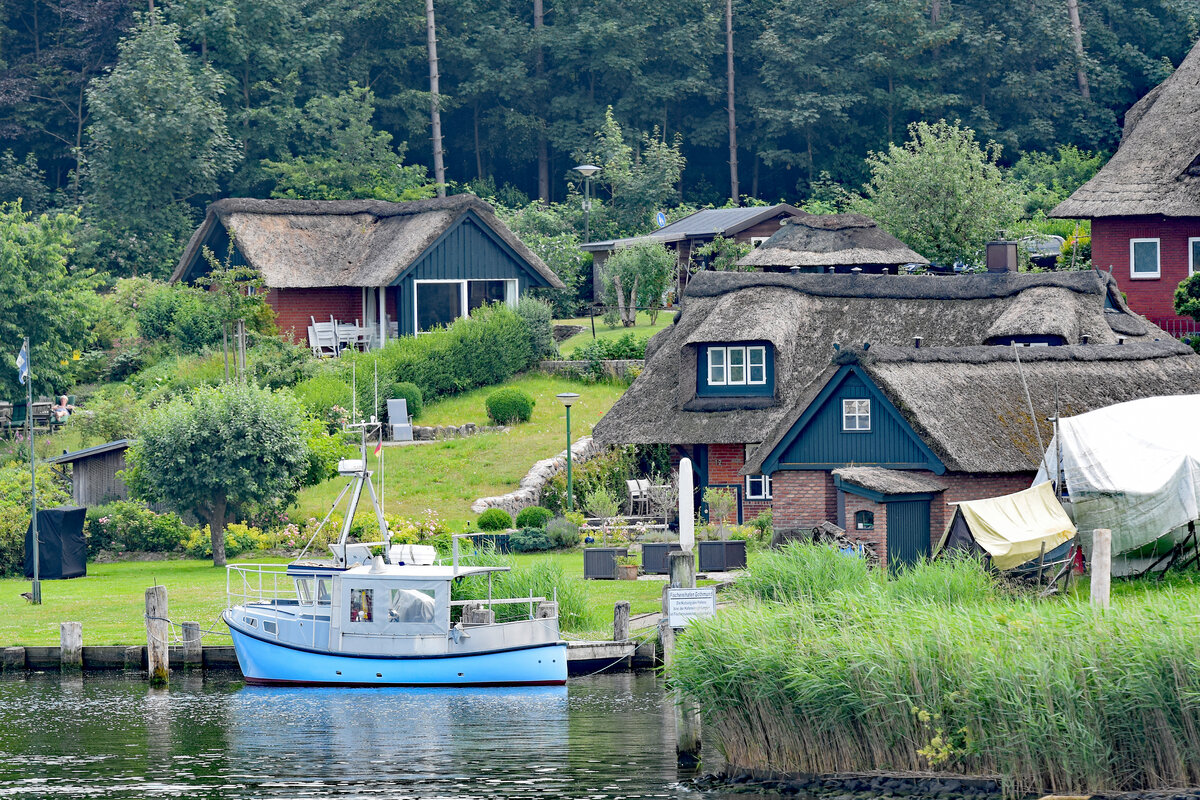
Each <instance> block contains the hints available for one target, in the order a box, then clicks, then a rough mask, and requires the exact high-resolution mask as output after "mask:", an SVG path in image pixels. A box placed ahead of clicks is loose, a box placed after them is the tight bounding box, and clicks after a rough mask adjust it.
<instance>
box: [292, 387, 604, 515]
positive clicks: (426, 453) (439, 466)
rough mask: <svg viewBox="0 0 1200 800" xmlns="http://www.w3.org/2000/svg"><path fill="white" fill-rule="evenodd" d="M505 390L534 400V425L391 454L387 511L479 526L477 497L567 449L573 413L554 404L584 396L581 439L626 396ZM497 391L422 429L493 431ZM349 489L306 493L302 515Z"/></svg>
mask: <svg viewBox="0 0 1200 800" xmlns="http://www.w3.org/2000/svg"><path fill="white" fill-rule="evenodd" d="M506 385H507V386H515V387H518V388H520V389H523V390H525V391H526V392H529V394H531V395H533V398H534V400H535V401H536V403H537V405H536V406H534V410H533V419H531V420H530V421H529V422H526V423H523V424H521V425H516V426H513V428H512V430H511V431H510V432H508V433H504V434H477V435H476V436H473V437H470V438H466V439H451V440H446V441H440V442H436V443H433V444H423V445H413V446H409V447H388V448H386V449H385V451H384V467H385V471H386V475H385V480H384V483H385V486H386V489H385V496H384V505H385V510H386V511H387V513H388V514H401V515H417V514H422V513H423V512H424V511H425V510H426V509H432V510H433V511H435V512H437V514H438V515H439V516H441V517H442V518H443V519H444V520H446V521H448V522H449V523H450V524H451V526H452V527H454V528H455V529H460V528H461V527H462V524H463V523H465V522H467V521H468V520H470V521H474V520H475V516H476V515H475V514H473V513H472V512H471V503H473V502H474V501H475V500H476V499H477V498H480V497H488V496H492V495H498V494H504V493H505V492H509V491H512V490H513V489H515V488H516V486H517V483H518V482H519V481H520V480H521V478H522V477H524V476H525V473H526V472H528V471H529V468H530V467H531V466H533V463H534V462H535V461H537V460H539V459H542V458H549V457H551V456H554V455H557V454H558V453H560V452H562V450H563V449H564V448H565V447H566V442H567V428H566V409H564V408H563V406H562V404H561V403H560V402H559V401H558V400H557V399H556V398H555V395H556V394H558V393H559V392H577V393H578V394H579V395H580V397H579V400H578V401H577V402H576V404H575V405H574V406H572V408H571V437H572V438H573V439H578V438H579V437H580V436H584V435H586V434H588V433H590V432H591V430H592V426H593V425H595V423H596V421H597V420H599V419H600V417H602V416H603V415H604V413H605V412H606V411H608V409H609V408H610V407H611V406H612V404H613V403H615V402H616V401H617V398H618V397H620V396H621V393H622V392H623V391H624V388H623V387H621V386H614V385H610V384H602V383H601V384H585V383H580V382H578V381H571V380H567V379H565V378H554V377H547V376H544V375H536V376H526V377H522V378H518V379H516V380H513V381H510V382H509V383H508V384H506ZM495 388H496V387H491V388H487V389H479V390H477V391H473V392H467V393H466V394H462V395H459V396H457V397H454V398H451V399H448V400H444V401H442V402H440V403H435V404H431V405H429V406H427V407H426V409H425V412H424V413H423V414H422V415H421V418H420V419H419V420H417V424H420V425H462V424H464V423H467V422H475V423H477V424H479V425H486V424H489V423H488V417H487V411H486V409H485V408H484V401H485V399H486V398H487V396H488V395H489V394H490V393H491V392H493V391H495ZM367 456H368V460H370V461H371V462H372V468H376V465H375V464H374V462H375V458H374V456H373V455H372V454H371V452H370V451H369V450H368V453H367ZM376 480H377V481H378V474H377V475H376ZM344 485H345V479H341V478H339V479H335V480H332V481H327V482H325V483H323V484H321V485H320V486H316V487H313V488H310V489H306V490H305V491H304V492H302V493H301V495H300V503H299V514H300V515H301V516H302V517H303V518H307V517H311V516H315V517H322V516H324V515H325V513H326V512H327V511H328V510H329V505H330V503H332V502H333V500H334V498H336V497H337V494H338V492H340V491H341V489H342V487H343V486H344Z"/></svg>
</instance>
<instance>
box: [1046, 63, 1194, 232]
mask: <svg viewBox="0 0 1200 800" xmlns="http://www.w3.org/2000/svg"><path fill="white" fill-rule="evenodd" d="M1142 214H1153V215H1162V216H1166V217H1198V216H1200V44H1197V45H1196V46H1195V47H1193V48H1192V51H1191V53H1189V54H1188V56H1187V57H1186V58H1185V59H1184V60H1183V63H1182V64H1180V65H1179V68H1178V69H1176V70H1175V72H1174V73H1172V75H1171V77H1169V78H1167V79H1166V80H1165V81H1163V82H1162V83H1160V84H1159V85H1158V86H1157V87H1155V88H1154V89H1153V90H1151V91H1150V92H1149V93H1148V94H1147V95H1146V96H1145V97H1143V98H1142V99H1141V100H1139V101H1138V102H1137V103H1136V104H1135V105H1134V106H1133V107H1132V108H1131V109H1129V111H1128V112H1127V113H1126V114H1125V128H1124V131H1123V132H1122V135H1121V146H1120V148H1118V149H1117V152H1116V154H1115V155H1113V157H1112V158H1111V159H1110V160H1109V162H1108V163H1107V164H1106V165H1105V166H1104V168H1103V169H1101V170H1100V172H1098V173H1097V174H1096V175H1095V177H1093V178H1092V179H1091V180H1090V181H1088V182H1087V183H1085V184H1084V185H1083V186H1081V187H1079V188H1078V189H1076V190H1075V192H1074V193H1073V194H1072V195H1071V196H1070V197H1068V198H1067V199H1066V200H1064V201H1063V202H1061V203H1059V204H1058V206H1057V207H1056V208H1055V209H1054V210H1053V211H1051V212H1050V216H1052V217H1067V218H1073V217H1086V218H1093V219H1094V218H1096V217H1117V216H1133V215H1142Z"/></svg>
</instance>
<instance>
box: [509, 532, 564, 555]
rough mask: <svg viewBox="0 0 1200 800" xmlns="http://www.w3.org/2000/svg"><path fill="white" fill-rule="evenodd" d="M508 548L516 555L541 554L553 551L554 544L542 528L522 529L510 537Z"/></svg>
mask: <svg viewBox="0 0 1200 800" xmlns="http://www.w3.org/2000/svg"><path fill="white" fill-rule="evenodd" d="M508 546H509V547H510V548H511V549H512V551H513V552H514V553H539V552H541V551H543V550H553V549H554V542H553V541H552V540H551V539H550V537H549V536H547V535H546V532H545V531H544V530H542V529H541V528H521V529H519V530H515V531H513V532H512V533H511V534H510V535H509V537H508Z"/></svg>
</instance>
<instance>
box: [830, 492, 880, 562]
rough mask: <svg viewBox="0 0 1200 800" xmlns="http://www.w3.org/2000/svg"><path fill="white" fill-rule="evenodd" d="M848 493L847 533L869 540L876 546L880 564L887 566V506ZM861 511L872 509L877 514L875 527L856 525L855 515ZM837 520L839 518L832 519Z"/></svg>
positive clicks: (861, 540)
mask: <svg viewBox="0 0 1200 800" xmlns="http://www.w3.org/2000/svg"><path fill="white" fill-rule="evenodd" d="M845 495H846V535H847V536H849V537H850V538H851V539H856V540H858V541H860V542H867V543H869V544H871V545H872V546H873V547H874V548H875V552H876V553H877V554H878V555H879V566H880V567H884V568H886V567H887V506H886V505H884V504H883V503H876V502H875V501H874V500H868V499H867V498H865V497H859V496H858V495H855V494H850V493H849V492H846V493H845ZM859 511H870V512H871V513H872V514H874V515H875V527H874V528H873V529H871V530H869V531H860V530H859V529H858V528H856V527H854V515H855V513H857V512H859ZM831 522H837V520H836V519H835V520H831Z"/></svg>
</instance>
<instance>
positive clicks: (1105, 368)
mask: <svg viewBox="0 0 1200 800" xmlns="http://www.w3.org/2000/svg"><path fill="white" fill-rule="evenodd" d="M1014 351H1015V352H1014ZM1017 355H1019V356H1020V359H1021V365H1020V368H1018V366H1017V361H1016V356H1017ZM835 361H837V362H839V363H837V364H832V365H831V366H830V367H829V368H828V369H827V370H826V371H825V372H824V373H822V375H821V376H818V379H817V381H816V383H819V384H820V385H821V386H824V384H825V382H826V381H827V380H828V379H829V378H831V377H833V375H834V374H835V373H836V371H837V368H838V367H839V366H840V365H843V364H858V365H860V366H861V367H862V368H863V369H864V370H865V371H866V373H867V375H868V377H870V379H871V380H872V381H873V382H874V383H875V384H876V385H877V386H878V387H879V389H880V390H881V391H882V392H883V393H884V395H885V396H886V397H887V398H888V400H889V401H890V402H891V403H892V405H893V406H895V407H896V409H897V410H898V411H899V412H900V414H901V416H903V417H904V418H905V419H906V420H907V421H908V423H909V424H910V425H911V426H912V427H913V429H914V430H915V431H916V432H917V434H918V435H919V436H920V437H921V439H922V440H923V441H924V442H925V443H926V444H927V445H929V447H930V448H931V449H932V450H933V451H934V453H936V454H937V456H938V458H939V459H941V461H942V463H943V464H945V465H946V468H947V469H948V470H950V471H951V472H996V473H1003V472H1032V471H1035V470H1036V469H1037V468H1038V464H1039V463H1040V461H1041V458H1042V454H1043V452H1044V451H1043V450H1042V447H1044V446H1046V445H1048V444H1049V442H1050V437H1051V434H1052V433H1053V426H1052V423H1051V422H1050V421H1049V420H1050V418H1051V417H1053V416H1054V415H1055V397H1056V396H1057V398H1058V413H1060V414H1061V415H1063V416H1073V415H1075V414H1082V413H1084V412H1087V411H1094V410H1095V409H1098V408H1104V407H1106V406H1110V405H1113V404H1114V403H1123V402H1125V401H1127V400H1136V399H1139V398H1143V397H1152V396H1156V395H1173V394H1195V393H1198V392H1200V356H1197V355H1195V353H1193V352H1192V350H1191V348H1190V347H1187V346H1186V345H1183V344H1180V343H1179V342H1177V341H1175V340H1174V339H1165V340H1161V341H1148V342H1147V341H1143V342H1139V343H1136V344H1127V345H1124V346H1122V345H1099V346H1097V345H1076V346H1068V347H1039V348H1020V349H1017V348H1011V347H978V346H977V347H946V348H929V349H926V348H922V349H920V350H917V349H914V348H911V347H888V346H880V347H871V349H870V350H869V351H867V352H863V351H862V350H861V349H854V350H849V351H843V352H842V353H840V354H839V355H838V357H837V358H836V359H835ZM1022 375H1023V376H1024V382H1022ZM1026 384H1027V385H1028V387H1029V397H1030V399H1031V400H1032V402H1033V412H1034V413H1033V415H1032V416H1031V415H1030V410H1029V400H1027V399H1026V396H1025V386H1026ZM802 412H803V408H801V409H793V410H792V411H791V412H790V413H789V414H788V415H786V416H785V417H783V418H782V419H780V421H779V422H778V423H777V424H776V426H775V427H774V428H773V429H772V430H771V432H770V433H769V435H768V436H767V437H766V438H765V440H764V441H763V443H762V445H761V446H759V447H758V448H757V449H756V450H755V451H754V452H753V453H751V454H748V456H747V459H746V467H745V470H744V472H745V474H754V473H755V472H758V471H760V470H761V467H762V463H763V461H764V460H765V459H766V457H767V456H768V455H769V454H770V453H771V451H772V450H773V449H774V447H775V445H776V444H777V443H778V442H779V441H780V440H781V439H783V437H784V436H785V435H786V434H787V433H788V431H789V430H790V429H791V427H792V425H793V424H794V423H795V421H796V420H797V419H798V418H799V417H800V414H801V413H802ZM1035 419H1036V420H1037V425H1038V426H1039V428H1040V433H1041V440H1040V442H1039V439H1038V433H1039V431H1038V430H1035V428H1034V422H1033V420H1035Z"/></svg>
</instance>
